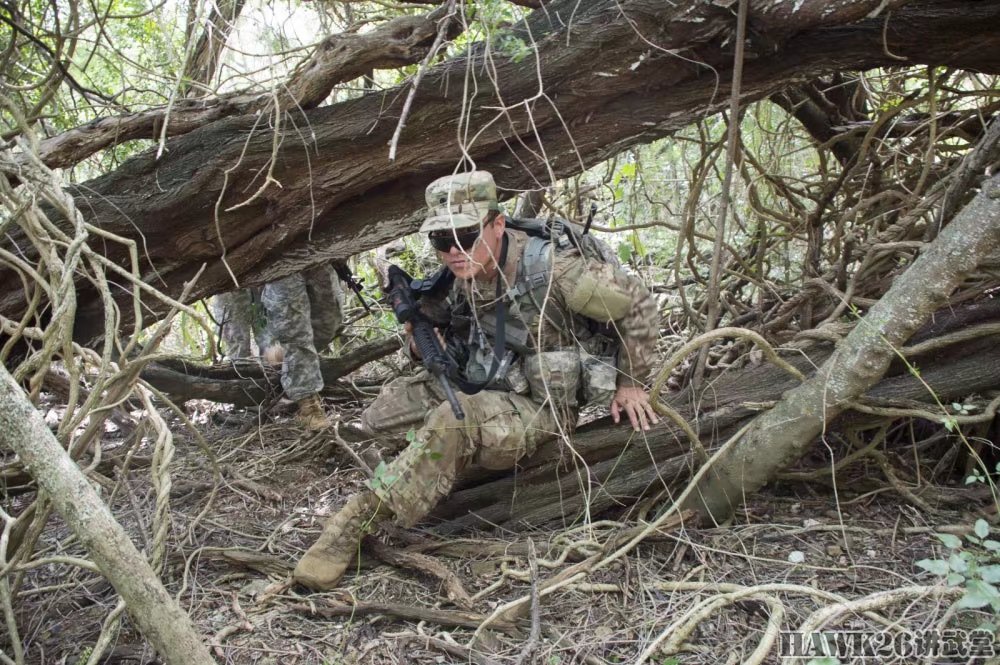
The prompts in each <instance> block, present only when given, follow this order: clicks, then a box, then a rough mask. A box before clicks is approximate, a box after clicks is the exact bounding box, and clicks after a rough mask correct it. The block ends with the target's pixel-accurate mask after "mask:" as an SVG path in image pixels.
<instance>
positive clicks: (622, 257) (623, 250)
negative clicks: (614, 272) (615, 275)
mask: <svg viewBox="0 0 1000 665" xmlns="http://www.w3.org/2000/svg"><path fill="white" fill-rule="evenodd" d="M630 258H632V245H630V244H629V243H627V242H623V243H619V244H618V260H619V261H621V262H622V263H628V260H629V259H630Z"/></svg>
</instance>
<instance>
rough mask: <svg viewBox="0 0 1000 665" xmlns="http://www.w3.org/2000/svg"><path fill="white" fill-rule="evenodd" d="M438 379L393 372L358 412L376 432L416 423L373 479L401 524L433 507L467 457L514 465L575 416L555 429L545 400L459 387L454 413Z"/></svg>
mask: <svg viewBox="0 0 1000 665" xmlns="http://www.w3.org/2000/svg"><path fill="white" fill-rule="evenodd" d="M435 382H436V379H434V378H433V377H432V376H431V375H430V374H428V373H427V372H421V373H419V374H417V375H416V376H412V377H402V378H399V379H396V380H395V381H393V382H391V383H390V384H388V385H387V386H386V387H385V388H384V389H383V390H382V392H381V394H380V395H379V397H378V398H377V399H376V400H375V402H373V403H372V405H371V406H369V407H368V408H367V409H366V410H365V412H364V413H363V414H362V423H363V424H364V426H365V427H366V428H367V429H368V430H370V431H371V432H373V433H375V434H376V435H385V434H389V433H392V432H396V433H402V432H405V431H406V430H407V429H409V428H410V427H413V426H417V427H418V429H416V431H415V433H414V436H413V437H412V441H411V442H410V444H409V445H408V446H407V447H406V449H405V450H403V451H402V452H401V453H400V454H399V456H398V457H397V458H396V459H395V460H393V461H392V462H391V463H390V464H388V465H387V467H386V468H385V469H384V472H383V473H381V474H379V475H378V476H376V478H375V479H374V480H373V481H372V489H373V490H374V491H375V493H376V494H378V496H379V497H380V498H381V499H382V500H383V501H384V502H385V503H386V505H388V506H389V508H390V509H391V510H392V511H393V513H394V514H395V515H396V521H397V522H398V523H399V524H401V525H403V526H412V525H413V524H415V523H417V522H418V521H420V519H421V518H423V517H425V516H426V515H427V514H428V513H430V512H431V510H433V508H434V507H435V506H436V505H437V503H438V502H439V501H440V500H441V499H443V498H444V497H446V496H448V494H449V493H450V492H451V489H452V486H453V485H454V484H455V479H456V477H457V476H458V474H459V472H460V471H462V469H464V468H465V467H466V466H467V465H469V464H470V463H471V464H476V465H478V466H481V467H483V468H486V469H496V470H502V469H509V468H512V467H514V466H515V465H516V464H517V462H518V460H520V459H521V458H523V457H525V456H527V455H530V454H531V453H533V452H534V451H535V449H536V448H537V447H538V444H539V443H541V442H542V441H544V440H546V439H549V438H551V437H552V435H553V434H556V433H558V432H560V431H566V430H567V429H571V428H572V426H573V425H575V423H576V419H575V414H571V415H570V416H568V417H567V418H565V419H564V427H563V429H562V430H560V427H559V423H558V422H557V418H556V415H555V412H554V411H553V410H552V409H551V408H549V407H548V406H543V405H541V404H539V403H538V402H535V401H534V400H532V399H531V398H530V397H528V396H526V395H518V394H517V393H508V392H499V391H495V390H484V391H482V392H480V393H478V394H476V395H463V394H461V393H459V394H458V399H459V402H460V403H461V404H462V409H463V410H464V411H465V419H464V420H458V419H457V418H455V416H454V414H453V413H452V410H451V405H450V404H449V403H448V402H447V401H446V400H444V395H443V391H442V390H441V388H440V387H439V386H438V385H437V384H436V383H435ZM570 421H571V422H570ZM421 423H422V424H421Z"/></svg>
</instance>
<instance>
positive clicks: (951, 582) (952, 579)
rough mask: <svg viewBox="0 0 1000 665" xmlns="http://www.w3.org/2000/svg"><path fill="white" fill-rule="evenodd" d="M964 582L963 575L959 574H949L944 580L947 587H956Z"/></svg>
mask: <svg viewBox="0 0 1000 665" xmlns="http://www.w3.org/2000/svg"><path fill="white" fill-rule="evenodd" d="M964 581H965V575H962V574H960V573H951V574H949V575H948V577H946V578H944V582H945V584H947V585H948V586H958V585H959V584H961V583H963V582H964Z"/></svg>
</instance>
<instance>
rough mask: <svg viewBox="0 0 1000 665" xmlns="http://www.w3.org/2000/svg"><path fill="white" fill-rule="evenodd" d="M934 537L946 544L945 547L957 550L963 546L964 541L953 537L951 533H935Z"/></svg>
mask: <svg viewBox="0 0 1000 665" xmlns="http://www.w3.org/2000/svg"><path fill="white" fill-rule="evenodd" d="M934 535H935V537H937V539H938V540H940V541H941V542H942V543H944V546H945V547H949V548H951V549H953V550H957V549H958V548H960V547H961V546H962V541H961V539H959V537H958V536H953V535H951V534H950V533H935V534H934Z"/></svg>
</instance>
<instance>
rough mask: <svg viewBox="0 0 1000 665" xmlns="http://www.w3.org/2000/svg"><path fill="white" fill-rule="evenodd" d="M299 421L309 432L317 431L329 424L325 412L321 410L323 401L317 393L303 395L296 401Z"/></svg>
mask: <svg viewBox="0 0 1000 665" xmlns="http://www.w3.org/2000/svg"><path fill="white" fill-rule="evenodd" d="M298 405H299V423H300V424H301V425H302V426H303V427H305V428H306V429H307V430H309V431H311V432H319V431H320V430H324V429H326V428H327V427H329V426H330V421H329V420H327V419H326V412H325V411H323V403H322V402H321V401H320V399H319V395H316V394H312V395H310V396H309V397H303V398H302V399H300V400H299V401H298Z"/></svg>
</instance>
